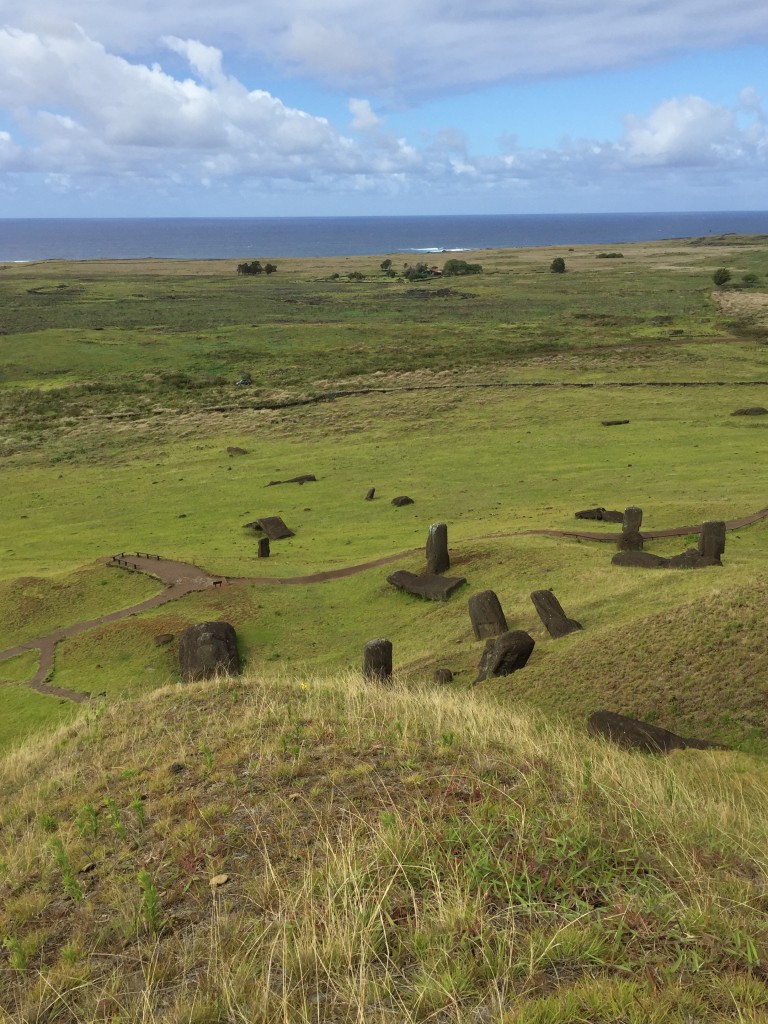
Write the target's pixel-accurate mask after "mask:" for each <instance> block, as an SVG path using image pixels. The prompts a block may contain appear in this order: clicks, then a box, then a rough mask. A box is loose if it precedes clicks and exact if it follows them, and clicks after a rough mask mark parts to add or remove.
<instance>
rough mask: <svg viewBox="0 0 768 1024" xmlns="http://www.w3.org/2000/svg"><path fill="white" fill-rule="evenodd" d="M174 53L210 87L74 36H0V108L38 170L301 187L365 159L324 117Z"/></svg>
mask: <svg viewBox="0 0 768 1024" xmlns="http://www.w3.org/2000/svg"><path fill="white" fill-rule="evenodd" d="M171 43H172V46H173V48H174V50H175V51H176V52H178V53H181V54H183V55H184V56H185V57H187V59H188V60H189V61H190V63H191V65H192V67H193V69H194V70H195V71H197V72H198V74H199V75H200V76H201V77H203V78H205V79H206V80H207V81H206V82H204V83H200V82H198V81H195V80H193V79H192V78H186V79H183V80H178V79H175V78H173V77H172V76H171V75H169V74H167V73H166V72H164V71H163V70H162V68H160V67H159V66H158V65H153V66H152V67H148V66H146V65H144V64H138V63H131V62H129V61H127V60H125V59H123V58H121V57H118V56H115V55H114V54H110V53H108V52H107V51H106V50H105V49H104V47H103V46H101V45H100V44H99V43H96V42H94V41H93V40H91V39H89V38H88V37H87V36H85V35H84V34H82V33H76V34H74V35H70V36H64V37H62V36H53V37H41V36H36V35H34V34H32V33H22V32H19V31H9V30H2V31H0V104H2V105H4V106H6V107H7V109H9V110H10V111H11V112H12V113H13V114H14V116H15V118H16V120H17V122H18V124H19V125H20V127H21V128H22V130H23V132H24V134H25V135H26V136H28V137H29V138H31V139H32V140H33V145H32V146H31V147H30V149H29V155H30V159H31V160H32V161H33V162H34V163H35V164H36V166H37V168H38V169H40V170H48V169H50V168H51V167H54V168H56V169H58V168H60V167H61V166H62V163H63V164H65V165H66V166H68V167H73V166H74V167H78V168H80V169H81V170H85V169H87V168H90V169H91V170H93V171H98V172H100V173H104V172H106V171H108V170H110V169H111V170H114V171H120V170H136V169H142V168H146V167H148V166H153V167H154V168H155V173H158V172H162V171H163V170H164V169H168V170H170V169H171V168H176V167H178V165H179V163H181V164H182V165H186V168H187V170H189V171H192V172H193V173H194V169H195V167H196V166H197V165H198V164H200V163H201V162H205V164H206V166H210V165H211V164H213V165H214V166H216V165H218V166H220V167H221V168H222V169H223V170H222V173H230V174H231V173H237V172H238V170H240V171H241V172H245V171H248V172H250V173H257V174H258V173H260V172H263V173H270V174H274V173H278V174H279V173H285V174H288V175H291V174H294V173H298V174H299V176H301V177H309V176H311V173H312V169H313V167H318V168H325V169H332V170H335V171H342V170H344V169H346V168H347V167H348V166H349V164H350V162H351V163H352V164H354V163H355V162H360V161H361V160H362V155H361V154H360V153H358V152H357V151H356V150H355V148H354V146H353V144H352V142H351V141H350V140H349V139H346V138H345V137H343V136H342V135H340V134H339V133H338V132H336V131H335V130H334V129H333V128H332V127H331V125H330V124H329V122H328V121H327V120H326V119H325V118H323V117H316V116H313V115H311V114H308V113H306V112H305V111H302V110H297V109H295V108H291V107H288V106H286V105H285V104H284V103H282V102H281V101H280V100H279V99H277V98H276V97H274V96H272V95H271V94H270V93H268V92H265V91H263V90H248V89H246V88H245V86H243V85H242V84H241V83H240V82H238V81H237V80H236V79H234V78H231V77H227V76H226V75H225V74H224V73H223V71H222V70H221V53H220V52H219V51H218V50H216V49H215V48H213V47H209V46H203V45H202V44H200V43H197V42H195V41H182V40H179V39H173V40H171Z"/></svg>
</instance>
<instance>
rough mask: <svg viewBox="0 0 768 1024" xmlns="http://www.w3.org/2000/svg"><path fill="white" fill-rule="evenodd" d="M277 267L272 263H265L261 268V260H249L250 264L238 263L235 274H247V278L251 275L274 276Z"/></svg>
mask: <svg viewBox="0 0 768 1024" xmlns="http://www.w3.org/2000/svg"><path fill="white" fill-rule="evenodd" d="M276 270H277V267H276V266H275V264H274V263H265V264H264V266H263V267H262V265H261V260H251V262H250V263H238V265H237V272H238V274H247V275H249V276H251V275H253V274H274V272H275V271H276Z"/></svg>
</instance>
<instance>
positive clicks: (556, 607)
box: [531, 590, 584, 640]
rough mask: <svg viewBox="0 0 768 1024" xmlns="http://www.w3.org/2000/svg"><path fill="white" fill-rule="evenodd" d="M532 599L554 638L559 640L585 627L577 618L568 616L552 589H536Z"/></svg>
mask: <svg viewBox="0 0 768 1024" xmlns="http://www.w3.org/2000/svg"><path fill="white" fill-rule="evenodd" d="M531 600H532V601H533V606H534V608H535V609H536V611H537V612H538V613H539V618H540V619H541V621H542V622H543V623H544V625H545V627H546V630H547V632H548V633H549V635H550V636H551V637H552V639H553V640H557V639H559V638H560V637H561V636H568V634H569V633H576V632H578V630H580V629H583V628H584V627H583V626H582V625H581V623H580V622H577V621H576V619H569V618H568V616H567V615H566V614H565V612H564V611H563V606H562V605H561V604H560V602H559V601H558V600H557V598H556V597H555V595H554V594H553V593H552V591H551V590H534V592H533V593H532V594H531Z"/></svg>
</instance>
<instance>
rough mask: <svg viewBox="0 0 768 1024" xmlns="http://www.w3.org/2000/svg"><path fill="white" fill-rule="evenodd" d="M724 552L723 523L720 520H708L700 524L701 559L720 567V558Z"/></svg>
mask: <svg viewBox="0 0 768 1024" xmlns="http://www.w3.org/2000/svg"><path fill="white" fill-rule="evenodd" d="M724 551H725V523H724V522H723V520H722V519H710V520H707V522H706V523H702V524H701V533H700V534H699V554H700V555H701V556H702V558H706V559H707V560H710V559H711V561H712V564H713V565H722V564H723V563H722V562H721V560H720V556H721V555H722V553H723V552H724Z"/></svg>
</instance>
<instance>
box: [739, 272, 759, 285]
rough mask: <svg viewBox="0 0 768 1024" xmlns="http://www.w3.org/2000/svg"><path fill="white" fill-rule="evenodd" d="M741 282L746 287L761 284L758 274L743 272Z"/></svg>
mask: <svg viewBox="0 0 768 1024" xmlns="http://www.w3.org/2000/svg"><path fill="white" fill-rule="evenodd" d="M741 283H742V286H743V287H744V288H754V287H755V286H756V285H758V284H760V278H759V277H758V276H757V274H743V275H742V278H741Z"/></svg>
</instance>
